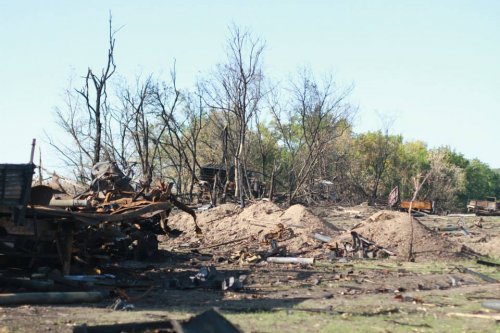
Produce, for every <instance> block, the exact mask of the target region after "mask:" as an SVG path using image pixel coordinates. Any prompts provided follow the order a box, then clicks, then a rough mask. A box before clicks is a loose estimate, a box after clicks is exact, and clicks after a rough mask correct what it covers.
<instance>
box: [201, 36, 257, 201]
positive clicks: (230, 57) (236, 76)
mask: <svg viewBox="0 0 500 333" xmlns="http://www.w3.org/2000/svg"><path fill="white" fill-rule="evenodd" d="M230 33H231V35H230V37H229V39H228V41H227V53H226V55H227V60H226V62H225V63H222V64H219V65H218V66H217V70H216V72H215V73H214V75H213V77H212V78H211V80H209V81H208V82H206V83H205V85H204V90H205V92H206V94H205V95H206V98H205V102H206V104H207V105H208V106H209V107H210V108H212V109H214V110H219V111H221V112H222V113H223V114H224V116H225V118H226V121H227V125H228V126H227V127H226V128H227V129H228V130H234V131H235V133H234V138H235V140H236V147H237V148H236V150H235V151H234V152H233V159H234V168H235V185H236V191H235V195H236V196H237V197H239V199H240V204H241V205H242V206H244V205H245V202H244V196H245V192H250V191H245V187H246V188H247V189H248V188H249V181H248V177H247V163H246V156H245V152H246V149H247V147H246V144H247V141H246V139H247V131H248V127H249V124H250V121H251V119H252V116H253V115H254V114H255V113H257V112H258V111H259V104H260V101H261V98H262V87H261V86H262V81H263V73H262V67H261V66H262V64H261V61H262V60H261V55H262V52H263V50H264V44H263V43H262V42H261V41H260V40H258V39H254V38H253V37H252V35H251V34H250V33H249V32H248V31H241V30H240V29H239V28H238V27H235V26H233V27H232V28H231V31H230ZM230 123H234V126H231V125H230ZM247 195H251V194H249V193H247Z"/></svg>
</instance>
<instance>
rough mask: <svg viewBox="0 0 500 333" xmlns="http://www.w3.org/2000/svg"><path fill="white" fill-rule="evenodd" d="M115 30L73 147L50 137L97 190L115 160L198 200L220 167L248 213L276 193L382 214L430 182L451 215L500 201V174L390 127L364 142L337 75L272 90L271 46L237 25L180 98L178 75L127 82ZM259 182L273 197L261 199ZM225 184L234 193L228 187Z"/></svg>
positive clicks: (86, 85)
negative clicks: (102, 166) (104, 166)
mask: <svg viewBox="0 0 500 333" xmlns="http://www.w3.org/2000/svg"><path fill="white" fill-rule="evenodd" d="M111 23H112V22H111V19H110V22H109V45H108V50H107V54H106V58H105V59H106V62H105V65H104V66H103V68H101V69H100V70H99V71H96V70H94V69H91V68H89V69H88V71H87V73H86V74H85V76H84V77H83V78H82V82H81V86H80V87H77V88H74V87H69V88H68V89H67V90H66V92H65V100H64V105H63V106H60V107H58V108H56V111H55V114H56V119H57V122H58V124H59V126H60V127H61V129H62V130H63V132H64V133H65V137H66V138H67V140H65V143H61V142H56V141H54V140H52V139H51V138H49V140H50V143H51V144H52V146H53V147H54V148H55V149H57V151H58V152H59V154H60V156H61V158H62V160H63V161H64V162H65V164H66V165H67V167H68V168H69V169H70V170H72V172H73V174H74V177H75V178H76V179H77V180H78V181H79V182H81V183H88V182H90V181H91V179H92V176H91V174H90V170H91V167H92V165H94V164H95V163H97V162H100V161H113V162H116V163H117V165H118V166H119V167H120V168H122V170H124V171H125V172H126V173H127V174H129V175H131V177H133V178H134V180H136V181H137V183H138V184H139V186H140V187H141V188H142V189H144V190H148V189H149V188H150V187H151V186H153V184H154V181H155V180H156V179H161V180H169V181H172V182H173V183H174V184H175V186H174V189H175V191H176V193H177V194H178V195H182V196H183V198H184V200H186V201H192V200H193V198H194V192H195V187H196V184H198V183H199V171H200V168H201V167H202V166H203V165H205V164H208V163H211V164H217V165H221V166H224V167H225V170H229V169H231V168H234V174H235V175H234V193H233V195H234V198H235V199H236V200H238V201H239V202H240V203H241V204H242V205H244V202H245V200H247V199H253V198H254V197H255V196H258V195H266V196H268V195H269V192H272V193H274V194H275V195H276V196H277V197H280V198H282V199H283V200H285V201H287V202H288V203H289V204H293V203H296V202H302V203H314V202H317V201H320V200H325V199H326V200H333V201H337V202H343V203H350V204H354V203H359V202H362V201H368V202H369V203H370V204H376V203H378V202H382V201H384V200H386V198H387V195H388V193H389V192H390V191H391V189H392V188H394V187H395V186H398V187H399V189H400V193H401V196H402V197H403V198H411V197H412V194H413V193H414V191H415V187H416V184H419V183H420V182H422V180H425V181H424V182H423V185H422V188H421V189H420V191H419V198H420V199H429V200H435V201H437V203H438V207H440V208H441V209H443V210H456V209H462V208H463V207H464V205H465V202H466V201H467V200H468V199H469V198H482V197H484V196H490V195H496V196H499V197H500V175H499V173H498V171H495V170H492V169H491V168H490V167H489V166H488V165H486V164H485V163H482V162H481V161H479V160H476V159H474V160H468V159H466V158H465V157H464V156H463V155H461V154H460V153H457V152H455V151H453V150H452V149H450V148H448V147H440V148H436V149H429V148H428V147H427V146H426V144H425V143H423V142H421V141H405V140H404V139H403V137H402V136H401V135H393V134H390V133H389V131H388V129H381V130H379V131H373V132H367V133H355V132H354V131H353V127H352V118H353V115H354V114H355V113H356V111H357V110H356V107H354V106H353V105H352V104H351V103H350V102H349V96H350V93H351V91H352V87H349V86H348V87H346V86H341V85H339V84H337V82H336V81H335V78H334V77H333V76H332V75H321V76H320V77H319V76H317V75H315V73H312V71H311V70H309V69H307V68H306V69H300V70H298V71H297V74H296V75H295V76H294V78H293V79H291V80H288V81H287V82H284V83H283V82H272V81H271V80H270V79H269V78H268V77H267V76H266V73H264V69H263V55H264V49H265V48H264V43H263V41H262V40H260V39H258V38H255V37H254V36H253V35H252V34H251V32H249V31H247V30H242V29H240V28H239V27H237V26H232V27H231V28H230V29H229V36H228V38H227V40H226V58H225V59H224V60H223V61H222V62H220V63H219V64H216V65H215V66H214V70H213V71H212V72H211V73H210V74H208V75H206V76H205V77H204V78H202V79H199V80H198V82H197V83H196V84H195V86H194V87H193V88H191V89H181V88H179V87H178V86H177V79H176V69H175V65H174V67H173V69H172V70H171V72H170V75H169V77H168V78H159V77H157V76H156V75H154V74H150V75H148V76H139V77H137V78H136V79H135V80H134V81H133V82H128V81H127V80H125V79H123V78H120V77H119V74H117V65H116V63H115V31H114V30H113V29H112V24H111ZM117 78H118V79H117ZM251 172H253V173H254V174H259V175H260V178H261V181H262V182H263V183H265V184H266V188H267V191H266V193H260V194H256V193H255V192H254V191H252V186H253V180H252V179H251V177H250V176H249V174H251ZM216 185H219V187H220V189H221V192H220V193H224V194H225V189H226V188H227V184H216Z"/></svg>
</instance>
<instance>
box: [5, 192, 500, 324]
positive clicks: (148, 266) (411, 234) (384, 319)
mask: <svg viewBox="0 0 500 333" xmlns="http://www.w3.org/2000/svg"><path fill="white" fill-rule="evenodd" d="M197 223H198V225H199V226H200V228H201V229H202V232H203V233H202V234H197V233H196V232H195V228H194V225H193V219H192V218H191V216H190V215H189V214H186V213H184V212H180V211H179V212H173V213H172V214H171V215H170V217H169V220H168V227H169V230H170V232H169V234H168V235H164V236H163V235H162V236H158V238H159V246H160V249H161V251H160V252H159V254H158V255H157V256H155V257H152V258H150V259H149V260H142V261H137V260H120V261H103V262H101V263H96V264H95V267H94V269H95V271H98V272H99V273H100V275H98V276H100V277H101V278H94V279H91V277H92V276H91V275H88V274H87V275H82V276H81V279H80V280H78V279H75V280H74V281H72V283H71V284H66V285H65V286H63V287H64V288H62V287H61V288H62V289H55V290H64V291H80V292H83V291H89V292H95V291H98V292H100V293H101V294H102V295H103V297H102V298H100V299H99V300H98V301H97V302H93V303H82V302H79V303H76V304H59V305H54V304H39V305H35V304H19V305H3V306H1V307H0V332H2V333H4V332H49V331H50V332H71V331H73V329H74V328H75V327H77V326H79V325H82V324H86V325H88V326H89V327H90V326H92V325H98V324H99V325H102V324H118V323H131V322H146V321H159V320H166V319H175V320H185V319H188V318H190V317H193V316H195V315H197V314H199V313H201V312H203V311H205V310H208V309H211V308H217V309H218V311H219V312H220V313H221V314H222V315H223V316H224V317H225V318H226V319H228V320H229V321H230V322H232V323H233V324H235V325H236V326H238V327H239V329H241V331H243V332H334V331H347V332H407V331H413V332H498V331H499V330H500V312H499V311H498V303H499V301H500V282H499V280H500V265H499V262H500V238H499V231H500V217H476V216H470V215H459V216H456V217H452V216H434V215H423V216H421V217H413V218H412V219H411V220H410V216H409V215H408V213H402V212H396V211H388V210H381V209H377V208H373V207H368V206H365V205H360V206H356V207H340V206H334V205H324V206H320V207H304V206H301V205H294V206H291V207H289V208H287V209H283V208H281V207H279V206H277V205H275V204H274V203H272V202H268V201H259V202H256V203H254V204H251V205H249V206H248V207H247V208H245V209H242V208H240V207H239V206H237V205H234V204H223V205H220V206H217V207H215V208H210V209H206V210H203V211H199V212H198V213H197ZM411 239H413V241H411ZM410 243H411V246H412V253H411V255H409V254H410V253H409V248H410ZM272 258H303V259H304V258H313V260H309V261H308V260H303V261H304V262H303V263H300V262H299V263H275V262H272ZM409 258H410V259H411V260H408V259H409ZM299 261H300V259H299ZM14 273H16V272H11V271H10V270H9V269H5V270H2V276H3V277H6V276H8V275H9V274H14ZM34 274H35V275H36V274H38V275H40V276H41V275H43V272H39V273H34ZM106 274H107V275H106ZM48 275H49V276H50V273H48ZM31 277H33V275H32V276H31ZM59 287H60V286H59ZM27 289H29V288H27V287H26V286H19V285H18V286H17V287H16V288H13V287H10V286H8V285H6V284H0V292H1V293H3V294H5V293H7V292H11V293H16V292H23V291H27ZM0 302H2V299H0ZM495 307H496V310H495Z"/></svg>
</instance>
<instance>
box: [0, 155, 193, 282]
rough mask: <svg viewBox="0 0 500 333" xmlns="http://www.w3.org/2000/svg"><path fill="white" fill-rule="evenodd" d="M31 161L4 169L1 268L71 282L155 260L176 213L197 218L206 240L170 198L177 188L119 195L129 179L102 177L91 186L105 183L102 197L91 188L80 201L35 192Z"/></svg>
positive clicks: (40, 188) (0, 175)
mask: <svg viewBox="0 0 500 333" xmlns="http://www.w3.org/2000/svg"><path fill="white" fill-rule="evenodd" d="M32 156H33V151H32ZM32 161H33V159H31V161H30V162H29V163H27V164H0V265H1V266H6V267H23V268H28V269H36V268H37V267H41V266H58V267H59V268H60V269H61V272H62V273H63V274H64V275H67V274H70V272H71V271H73V270H74V269H77V270H78V269H80V268H81V270H83V271H84V270H88V269H91V268H93V267H96V266H99V264H100V263H103V261H104V262H109V261H111V260H114V259H128V258H130V259H138V260H141V259H145V258H151V257H152V256H154V255H155V254H157V253H158V240H157V235H159V234H167V233H168V229H169V228H168V226H167V218H168V215H169V213H170V211H171V210H172V208H174V207H177V208H179V209H181V210H183V211H185V212H187V213H189V214H190V215H192V216H193V218H194V226H195V228H196V232H197V233H201V229H200V228H199V227H198V226H197V224H196V214H195V213H194V211H193V210H192V209H191V208H189V207H187V206H186V205H184V204H183V203H181V202H179V201H178V200H177V199H176V197H175V196H174V195H173V194H172V193H171V189H172V185H173V184H164V183H159V185H157V186H156V187H154V188H152V189H151V190H149V191H145V190H141V191H137V192H134V191H130V190H129V188H128V187H125V188H126V190H121V189H120V188H119V186H117V181H118V183H119V182H121V181H123V180H124V179H123V177H119V175H117V174H115V173H114V172H103V173H101V174H99V175H98V176H97V177H95V178H94V181H93V183H92V185H95V184H96V183H99V186H97V187H98V189H96V188H95V186H90V188H89V189H88V190H87V191H85V192H83V193H80V194H78V195H77V196H74V197H70V196H67V195H66V196H61V194H60V193H57V195H56V192H55V191H54V190H53V189H52V188H51V187H49V186H45V185H36V186H33V187H32V178H33V173H34V169H35V165H34V164H33V162H32ZM109 163H112V162H109ZM100 166H101V169H102V167H103V165H102V164H101V165H100ZM104 169H106V170H113V168H104ZM118 178H120V179H118ZM117 179H118V180H117ZM73 262H74V263H75V266H74V265H73ZM76 264H78V265H80V266H79V267H77V266H76Z"/></svg>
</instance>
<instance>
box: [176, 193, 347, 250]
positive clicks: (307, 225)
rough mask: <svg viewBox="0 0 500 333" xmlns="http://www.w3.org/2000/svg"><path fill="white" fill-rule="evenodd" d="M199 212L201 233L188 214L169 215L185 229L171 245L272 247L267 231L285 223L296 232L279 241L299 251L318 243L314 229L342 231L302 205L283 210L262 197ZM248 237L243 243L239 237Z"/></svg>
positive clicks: (328, 232) (280, 243)
mask: <svg viewBox="0 0 500 333" xmlns="http://www.w3.org/2000/svg"><path fill="white" fill-rule="evenodd" d="M197 215H198V218H197V221H198V224H199V226H200V227H201V229H202V230H203V235H201V237H197V236H196V234H195V233H194V228H193V221H192V218H191V216H189V215H188V214H186V213H178V214H174V215H172V216H171V217H170V218H169V222H168V225H169V227H170V228H175V229H178V230H181V231H183V233H182V234H181V235H180V236H179V237H177V238H175V239H170V240H169V241H168V244H169V245H176V244H177V245H179V244H182V243H194V242H199V243H200V247H201V248H203V247H210V246H214V245H217V244H222V243H225V242H230V241H235V243H233V244H228V245H227V246H218V247H217V249H220V250H228V249H229V248H240V247H242V246H243V245H248V246H251V247H253V248H256V247H258V248H260V249H264V248H268V247H269V245H266V244H263V239H264V238H265V235H267V234H269V233H272V232H275V231H276V230H279V229H280V225H281V226H282V228H284V229H286V230H289V229H291V231H292V233H291V235H290V232H289V231H287V232H286V234H287V235H288V236H287V237H286V239H282V240H281V241H280V242H279V243H278V245H286V247H287V250H288V251H289V252H290V253H295V254H299V253H304V252H308V249H309V248H310V247H311V246H313V245H317V242H315V241H314V239H313V238H312V237H313V234H314V232H321V233H324V234H327V235H328V234H329V235H332V233H335V232H336V231H338V229H336V228H335V227H333V226H332V225H330V224H328V223H326V222H324V221H323V220H322V219H321V218H319V217H317V216H315V215H314V214H313V213H311V212H310V211H309V210H308V209H307V208H306V207H304V206H302V205H294V206H291V207H290V208H288V209H287V210H283V209H281V208H280V207H279V206H277V205H276V204H274V203H272V202H269V201H259V202H257V203H254V204H252V205H250V206H248V207H246V208H245V209H241V208H240V207H239V206H237V205H234V204H224V205H221V206H218V207H216V208H213V209H209V210H207V211H204V212H200V213H198V214H197ZM245 238H246V240H245V241H241V243H240V241H239V240H240V239H245ZM235 244H236V245H235ZM242 244H243V245H242Z"/></svg>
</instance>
